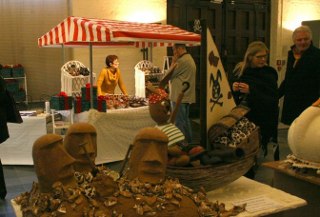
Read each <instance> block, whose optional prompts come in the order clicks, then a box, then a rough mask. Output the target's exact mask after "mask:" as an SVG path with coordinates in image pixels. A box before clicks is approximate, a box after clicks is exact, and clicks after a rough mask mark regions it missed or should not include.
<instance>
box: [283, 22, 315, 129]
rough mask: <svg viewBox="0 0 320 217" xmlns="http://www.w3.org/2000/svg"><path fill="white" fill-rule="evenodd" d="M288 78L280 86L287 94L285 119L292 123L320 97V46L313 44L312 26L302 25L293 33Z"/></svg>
mask: <svg viewBox="0 0 320 217" xmlns="http://www.w3.org/2000/svg"><path fill="white" fill-rule="evenodd" d="M292 39H293V42H294V45H293V46H292V47H291V50H290V51H289V52H288V61H287V71H286V75H285V79H284V80H283V82H282V83H281V85H280V88H279V97H283V96H284V100H283V109H282V115H281V122H282V123H284V124H287V125H290V124H291V123H292V122H293V121H294V120H295V119H296V118H297V117H298V116H299V115H300V114H301V113H302V112H303V111H304V110H305V109H306V108H308V107H309V106H311V104H312V103H314V102H315V101H317V100H318V99H319V97H320V49H318V48H316V47H314V46H313V45H312V34H311V30H310V28H309V27H307V26H300V27H298V28H297V29H296V30H295V31H294V32H293V35H292Z"/></svg>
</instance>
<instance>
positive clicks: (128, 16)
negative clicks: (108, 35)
mask: <svg viewBox="0 0 320 217" xmlns="http://www.w3.org/2000/svg"><path fill="white" fill-rule="evenodd" d="M166 7H167V3H166V0H135V1H132V0H122V1H114V0H95V1H87V0H73V1H71V8H72V10H71V14H72V15H73V16H82V17H88V18H104V19H112V20H122V21H132V22H144V23H151V22H157V23H162V24H166V17H167V12H166V11H167V9H166ZM140 49H141V48H101V47H100V48H93V71H94V72H95V73H97V75H98V74H99V72H100V70H101V69H102V68H103V67H104V66H105V57H106V56H107V55H109V54H115V55H117V56H118V57H119V61H120V70H121V72H122V75H123V77H124V82H125V84H126V87H127V89H128V93H129V94H130V95H134V66H135V65H136V64H137V63H138V62H139V61H141V60H142V59H143V55H142V52H141V51H140ZM149 53H150V51H149ZM152 54H153V58H152V62H153V64H154V65H155V66H162V64H163V56H164V55H166V49H165V48H154V49H153V52H152ZM89 57H90V53H89V48H88V49H84V48H77V49H74V55H73V58H74V59H76V60H78V61H80V62H82V63H84V64H85V65H86V66H87V67H89V66H90V61H89ZM149 60H150V59H149ZM116 91H117V92H120V90H119V88H117V90H116Z"/></svg>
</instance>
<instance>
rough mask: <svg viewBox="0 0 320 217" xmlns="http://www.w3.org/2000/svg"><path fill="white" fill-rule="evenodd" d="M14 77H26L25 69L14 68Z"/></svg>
mask: <svg viewBox="0 0 320 217" xmlns="http://www.w3.org/2000/svg"><path fill="white" fill-rule="evenodd" d="M12 77H24V69H23V67H15V68H12Z"/></svg>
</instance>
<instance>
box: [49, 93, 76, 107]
mask: <svg viewBox="0 0 320 217" xmlns="http://www.w3.org/2000/svg"><path fill="white" fill-rule="evenodd" d="M72 103H73V97H72V96H68V95H67V94H66V93H65V92H60V93H59V94H58V95H56V96H51V99H50V105H51V108H52V109H56V110H69V109H72Z"/></svg>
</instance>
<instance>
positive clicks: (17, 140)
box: [0, 115, 47, 165]
mask: <svg viewBox="0 0 320 217" xmlns="http://www.w3.org/2000/svg"><path fill="white" fill-rule="evenodd" d="M22 119H23V123H21V124H12V123H8V128H9V134H10V138H9V139H7V140H6V141H5V142H4V143H2V144H0V158H1V162H2V164H3V165H33V160H32V146H33V143H34V141H35V140H36V139H38V138H39V137H40V136H42V135H45V134H47V125H46V116H45V115H41V116H36V117H35V116H31V117H22Z"/></svg>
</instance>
